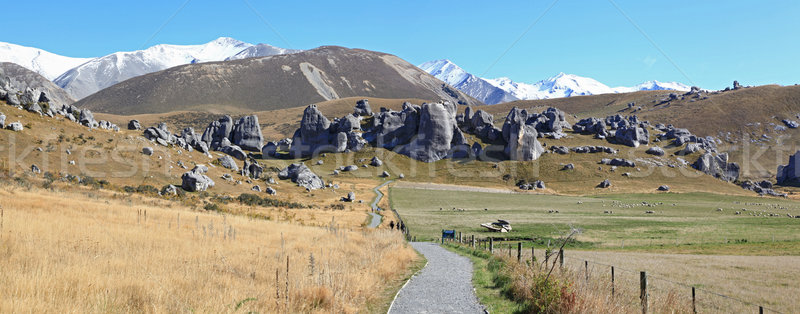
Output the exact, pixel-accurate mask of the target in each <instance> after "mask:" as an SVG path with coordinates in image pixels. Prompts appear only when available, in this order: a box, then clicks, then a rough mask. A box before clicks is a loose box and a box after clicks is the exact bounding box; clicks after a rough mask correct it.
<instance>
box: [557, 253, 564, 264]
mask: <svg viewBox="0 0 800 314" xmlns="http://www.w3.org/2000/svg"><path fill="white" fill-rule="evenodd" d="M558 262H559V265H560V266H561V268H564V249H558Z"/></svg>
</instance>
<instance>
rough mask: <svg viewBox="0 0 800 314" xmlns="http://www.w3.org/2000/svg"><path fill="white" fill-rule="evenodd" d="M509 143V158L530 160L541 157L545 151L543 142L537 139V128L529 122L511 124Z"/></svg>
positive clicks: (507, 153) (507, 150) (507, 148)
mask: <svg viewBox="0 0 800 314" xmlns="http://www.w3.org/2000/svg"><path fill="white" fill-rule="evenodd" d="M509 129H510V130H509V137H508V145H506V149H505V153H506V155H507V156H508V159H511V160H519V161H530V160H536V159H539V156H541V155H542V153H544V148H543V147H542V144H540V143H539V141H538V140H537V139H536V137H537V136H538V134H537V132H536V128H535V127H534V126H533V125H527V124H511V125H510V126H509Z"/></svg>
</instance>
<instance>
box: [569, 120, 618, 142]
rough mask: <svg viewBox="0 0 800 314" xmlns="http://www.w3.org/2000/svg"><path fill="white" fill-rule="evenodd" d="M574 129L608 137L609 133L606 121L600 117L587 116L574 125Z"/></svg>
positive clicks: (599, 136)
mask: <svg viewBox="0 0 800 314" xmlns="http://www.w3.org/2000/svg"><path fill="white" fill-rule="evenodd" d="M572 130H573V131H575V132H577V133H582V134H594V135H596V136H597V137H598V138H606V137H608V135H609V133H608V130H606V123H605V122H604V121H603V120H600V119H598V118H586V119H583V120H580V121H578V123H575V125H573V126H572Z"/></svg>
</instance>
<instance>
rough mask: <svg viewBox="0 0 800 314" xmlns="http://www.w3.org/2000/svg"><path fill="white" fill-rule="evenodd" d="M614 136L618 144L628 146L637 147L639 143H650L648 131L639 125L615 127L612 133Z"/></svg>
mask: <svg viewBox="0 0 800 314" xmlns="http://www.w3.org/2000/svg"><path fill="white" fill-rule="evenodd" d="M623 121H625V120H623ZM614 138H615V139H616V140H617V142H619V143H620V144H623V145H627V146H630V147H639V145H647V144H649V143H650V133H649V132H648V131H647V129H646V128H642V127H639V126H638V125H627V126H621V127H619V128H617V131H616V132H615V133H614Z"/></svg>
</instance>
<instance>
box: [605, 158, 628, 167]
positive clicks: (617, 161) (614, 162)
mask: <svg viewBox="0 0 800 314" xmlns="http://www.w3.org/2000/svg"><path fill="white" fill-rule="evenodd" d="M600 164H602V165H609V166H620V167H636V163H635V162H633V161H630V160H627V159H622V158H614V159H608V158H603V159H602V160H600Z"/></svg>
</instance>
